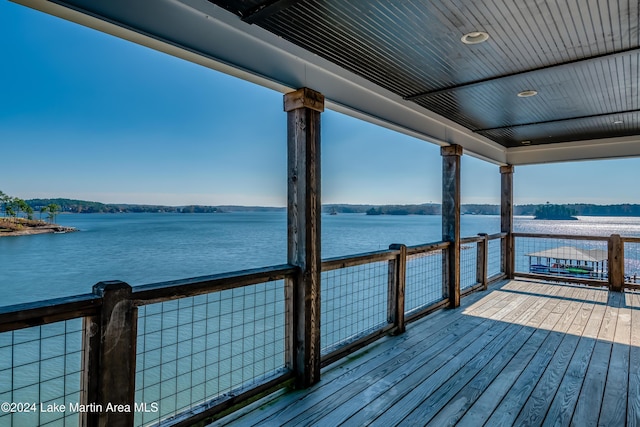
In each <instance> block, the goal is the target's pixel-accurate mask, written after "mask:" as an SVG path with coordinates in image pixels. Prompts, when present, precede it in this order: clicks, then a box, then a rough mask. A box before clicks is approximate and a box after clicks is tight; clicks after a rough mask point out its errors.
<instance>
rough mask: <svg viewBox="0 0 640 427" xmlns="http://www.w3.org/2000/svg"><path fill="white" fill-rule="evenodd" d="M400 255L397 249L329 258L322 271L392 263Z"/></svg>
mask: <svg viewBox="0 0 640 427" xmlns="http://www.w3.org/2000/svg"><path fill="white" fill-rule="evenodd" d="M399 253H400V251H399V250H397V249H384V250H381V251H374V252H365V253H361V254H357V255H347V256H341V257H335V258H329V259H326V260H324V261H322V271H331V270H337V269H339V268H347V267H355V266H356V265H362V264H369V263H372V262H381V261H390V260H392V259H394V258H395V257H396V256H397V255H398V254H399Z"/></svg>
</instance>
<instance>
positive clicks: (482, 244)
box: [476, 233, 489, 291]
mask: <svg viewBox="0 0 640 427" xmlns="http://www.w3.org/2000/svg"><path fill="white" fill-rule="evenodd" d="M478 236H480V237H482V240H481V241H479V242H478V243H477V249H476V250H477V256H476V263H477V267H476V282H478V283H480V284H482V289H484V290H485V291H486V290H487V286H488V283H489V282H488V280H487V266H488V258H489V236H488V235H487V233H480V234H478Z"/></svg>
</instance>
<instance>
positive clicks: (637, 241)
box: [620, 237, 640, 243]
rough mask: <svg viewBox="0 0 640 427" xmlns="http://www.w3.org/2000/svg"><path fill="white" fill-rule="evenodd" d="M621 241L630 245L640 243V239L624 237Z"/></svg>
mask: <svg viewBox="0 0 640 427" xmlns="http://www.w3.org/2000/svg"><path fill="white" fill-rule="evenodd" d="M620 240H622V241H623V242H628V243H640V237H622V238H621V239H620Z"/></svg>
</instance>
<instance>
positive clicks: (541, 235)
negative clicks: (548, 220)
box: [513, 233, 609, 241]
mask: <svg viewBox="0 0 640 427" xmlns="http://www.w3.org/2000/svg"><path fill="white" fill-rule="evenodd" d="M513 237H533V238H540V239H567V240H602V241H607V240H609V236H584V235H577V234H576V235H574V234H546V233H513Z"/></svg>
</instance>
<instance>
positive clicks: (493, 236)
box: [487, 233, 509, 240]
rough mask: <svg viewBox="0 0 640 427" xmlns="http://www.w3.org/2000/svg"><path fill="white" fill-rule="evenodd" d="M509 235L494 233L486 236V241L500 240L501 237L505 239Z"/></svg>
mask: <svg viewBox="0 0 640 427" xmlns="http://www.w3.org/2000/svg"><path fill="white" fill-rule="evenodd" d="M508 235H509V233H495V234H489V235H488V236H487V239H489V240H494V239H502V238H503V237H507V236H508Z"/></svg>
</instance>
